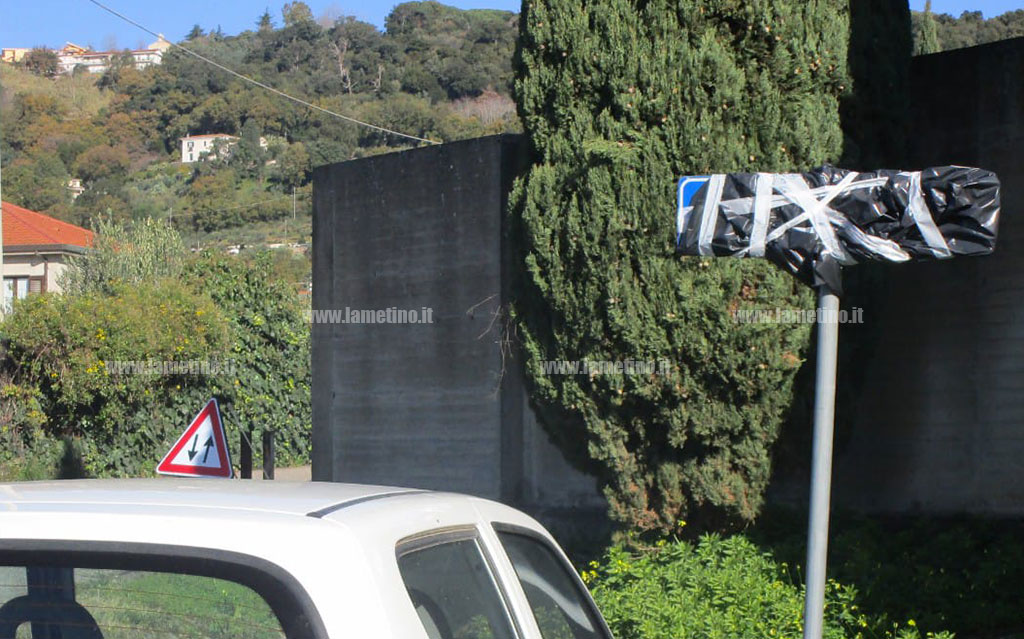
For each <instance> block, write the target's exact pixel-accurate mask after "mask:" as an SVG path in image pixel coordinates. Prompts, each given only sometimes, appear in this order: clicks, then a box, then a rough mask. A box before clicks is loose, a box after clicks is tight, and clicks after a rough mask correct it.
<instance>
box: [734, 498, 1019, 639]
mask: <svg viewBox="0 0 1024 639" xmlns="http://www.w3.org/2000/svg"><path fill="white" fill-rule="evenodd" d="M804 521H806V514H804V513H799V514H798V513H794V512H790V511H785V510H784V511H772V512H770V513H768V514H766V515H765V517H763V518H762V520H761V521H759V522H758V525H757V527H756V533H753V534H752V535H751V536H752V538H754V540H755V541H756V542H757V543H758V544H759V545H762V546H765V547H770V548H771V549H772V551H773V552H774V553H775V555H776V556H777V557H779V558H780V559H782V560H785V561H790V562H802V561H803V553H804V549H805V547H806V546H805V544H806V534H807V531H806V529H805V528H804V527H803V526H802V523H803V522H804ZM1021 566H1024V521H1020V520H1016V521H1014V520H985V519H979V518H968V517H957V518H938V517H924V516H914V517H890V518H878V517H874V518H870V519H869V518H866V517H863V516H850V515H842V514H839V515H836V516H834V517H833V524H832V535H831V540H830V542H829V574H830V575H832V576H833V577H834V578H835V579H837V580H839V581H841V582H843V583H847V584H851V585H854V586H856V587H857V590H858V593H859V599H860V601H861V602H862V605H863V606H864V607H865V608H869V609H871V610H884V611H886V612H887V613H888V614H889V615H890V616H891V617H892V618H894V619H907V618H911V617H912V618H913V619H915V620H916V621H917V625H918V627H920V628H921V629H923V630H937V629H940V628H941V629H945V630H949V631H952V632H955V633H956V634H957V636H966V637H1017V636H1021V634H1022V633H1024V615H1022V614H1021V602H1022V601H1024V579H1021Z"/></svg>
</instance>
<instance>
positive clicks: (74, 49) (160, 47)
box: [0, 36, 171, 74]
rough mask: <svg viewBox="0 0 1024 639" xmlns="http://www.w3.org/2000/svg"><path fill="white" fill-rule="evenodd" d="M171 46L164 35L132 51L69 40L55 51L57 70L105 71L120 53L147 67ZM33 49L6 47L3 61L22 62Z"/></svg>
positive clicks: (72, 71) (140, 66)
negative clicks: (98, 49)
mask: <svg viewBox="0 0 1024 639" xmlns="http://www.w3.org/2000/svg"><path fill="white" fill-rule="evenodd" d="M170 48H171V43H170V42H168V41H167V40H166V39H164V37H163V36H160V37H159V38H157V41H156V42H154V43H152V44H150V45H149V46H148V47H147V48H145V49H135V50H132V51H93V50H92V49H89V48H88V47H83V46H79V45H77V44H75V43H73V42H68V43H67V44H65V45H64V47H63V48H61V49H59V50H57V51H54V53H56V54H57V70H58V72H60V73H67V74H71V73H74V72H75V69H85V70H86V71H88V72H89V73H103V72H104V71H106V70H107V69H109V68H110V65H111V62H112V61H113V60H114V58H116V57H117V56H119V55H124V54H127V55H130V56H131V57H132V59H133V60H134V62H135V68H136V69H145V68H146V67H149V66H153V65H155V64H160V62H161V61H162V60H163V57H164V52H165V51H167V50H168V49H170ZM31 50H32V49H26V48H18V47H15V48H5V49H3V51H2V58H0V59H2V60H3V62H8V63H11V64H14V63H16V62H21V60H22V58H24V57H25V56H26V55H27V54H28V52H29V51H31Z"/></svg>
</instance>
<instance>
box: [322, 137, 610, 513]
mask: <svg viewBox="0 0 1024 639" xmlns="http://www.w3.org/2000/svg"><path fill="white" fill-rule="evenodd" d="M522 151H523V149H522V143H521V140H520V139H519V138H518V137H515V136H495V137H490V138H482V139H477V140H469V141H465V142H458V143H454V144H446V145H443V146H436V147H427V148H420V149H416V150H412V151H407V152H403V153H395V154H389V155H383V156H377V157H372V158H367V159H362V160H356V161H352V162H344V163H340V164H335V165H332V166H327V167H322V168H319V169H317V171H316V172H315V173H314V176H313V184H314V194H313V198H314V204H313V206H314V214H313V215H314V217H313V283H314V284H313V308H314V309H317V310H326V309H334V310H340V311H344V309H346V308H347V309H368V310H377V309H387V308H390V307H397V308H398V309H413V310H417V311H420V313H422V310H423V309H424V308H428V309H431V311H432V320H433V321H432V323H427V324H352V323H349V324H341V323H337V324H327V323H317V322H316V321H314V325H313V438H314V444H313V455H314V457H313V477H314V479H318V480H332V481H356V482H368V483H382V484H395V485H403V486H414V487H423V488H432V489H443V490H453V491H459V492H465V493H470V494H476V495H480V496H484V497H488V498H494V499H502V500H504V501H506V502H510V503H516V504H519V505H526V506H530V505H532V506H534V507H535V508H534V509H535V510H537V509H545V508H559V507H576V506H581V505H589V506H594V507H596V508H598V509H600V508H601V504H600V500H599V499H598V498H597V494H596V489H595V485H594V482H593V480H591V479H590V478H587V477H585V476H582V475H580V474H579V473H576V472H575V471H573V470H572V469H570V468H569V467H568V466H567V464H566V463H565V461H564V460H563V459H562V457H561V455H560V453H558V451H557V450H555V449H554V448H553V447H552V446H551V444H550V443H548V441H547V438H546V436H545V435H544V434H543V433H542V432H541V431H540V430H539V428H538V427H537V425H536V423H535V421H534V420H533V418H532V415H531V413H530V410H529V407H528V406H527V402H526V396H525V391H524V388H523V377H522V372H521V370H520V369H519V366H520V362H519V359H518V358H517V357H516V353H515V348H514V346H512V347H510V345H508V344H504V338H505V332H504V329H505V322H506V320H507V314H506V313H505V309H506V308H507V302H508V296H509V276H508V275H509V273H508V269H509V253H508V247H507V245H506V242H505V237H506V232H507V217H506V214H505V204H506V198H507V194H508V191H509V188H510V186H511V183H512V180H513V178H514V177H515V175H516V174H517V172H518V171H519V169H520V167H521V166H522V161H523V154H522ZM314 319H316V318H314Z"/></svg>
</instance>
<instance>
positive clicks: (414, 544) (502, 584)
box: [395, 525, 527, 639]
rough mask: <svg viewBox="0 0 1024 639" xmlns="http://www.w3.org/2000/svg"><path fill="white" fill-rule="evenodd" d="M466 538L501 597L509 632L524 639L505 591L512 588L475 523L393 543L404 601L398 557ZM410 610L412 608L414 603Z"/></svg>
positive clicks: (403, 580) (513, 608) (521, 627)
mask: <svg viewBox="0 0 1024 639" xmlns="http://www.w3.org/2000/svg"><path fill="white" fill-rule="evenodd" d="M469 540H472V541H475V542H476V547H477V548H478V549H479V550H480V554H481V555H482V556H483V558H484V563H485V564H486V566H487V570H488V571H490V574H491V580H492V581H493V582H494V587H495V588H496V589H497V591H498V596H499V597H500V598H501V605H502V606H503V607H504V609H505V616H506V617H508V619H509V621H510V622H511V627H512V633H513V635H514V636H515V637H516V639H526V637H527V635H526V633H525V632H524V631H523V626H522V620H521V619H520V618H519V615H518V614H516V609H515V607H514V606H513V604H512V597H511V593H510V592H509V588H510V587H512V584H510V583H508V582H507V581H506V580H505V579H504V578H503V576H502V574H501V571H500V570H499V569H498V564H497V563H496V561H495V559H496V558H495V557H494V555H493V552H494V551H493V549H491V548H490V546H489V544H488V543H487V541H486V540H485V539H484V537H483V535H482V534H481V531H480V529H479V528H478V527H477V526H475V525H465V526H446V527H444V528H434V529H431V530H426V531H423V532H418V533H416V534H414V535H410V536H408V537H404V538H402V539H399V540H398V542H397V543H395V568H396V569H397V570H398V574H399V577H400V578H401V583H402V588H403V589H404V590H405V594H406V599H407V600H408V602H409V605H410V606H413V602H412V599H411V598H410V597H409V591H408V586H407V585H406V583H405V578H404V577H403V576H402V574H401V568H400V567H399V565H398V560H399V559H401V558H402V557H404V556H406V555H409V554H412V553H414V552H417V551H420V550H427V549H429V548H434V547H436V546H442V545H444V544H449V543H454V542H458V541H469ZM502 552H504V551H502ZM515 586H516V587H518V583H517V584H515ZM413 610H414V611H415V607H414V606H413ZM421 623H422V622H421ZM424 632H425V630H424Z"/></svg>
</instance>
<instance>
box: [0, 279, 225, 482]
mask: <svg viewBox="0 0 1024 639" xmlns="http://www.w3.org/2000/svg"><path fill="white" fill-rule="evenodd" d="M0 339H2V340H3V342H4V343H5V345H6V350H7V358H6V366H7V369H8V371H9V373H8V374H9V375H10V376H11V377H12V378H13V379H14V380H15V381H16V383H17V386H12V387H9V388H20V389H22V390H21V391H20V396H18V397H13V398H12V401H11V405H12V406H19V409H18V410H19V411H21V412H22V413H24V414H26V415H32V414H34V413H36V412H38V413H40V414H41V415H42V417H40V418H38V419H35V420H34V421H35V425H36V428H37V430H39V431H41V432H42V433H43V434H45V436H46V437H48V438H51V439H55V440H56V439H60V438H63V437H71V438H75V439H77V440H79V442H80V444H81V456H82V461H83V464H84V468H85V471H86V472H87V473H89V474H91V475H118V476H130V475H138V474H143V473H145V474H148V472H150V471H151V466H150V464H151V463H152V464H155V461H159V458H160V456H162V454H163V452H165V451H164V448H165V447H166V446H168V445H169V443H170V442H172V441H173V438H174V437H175V436H176V435H177V432H176V431H178V430H180V429H182V428H184V425H185V424H184V423H183V418H184V419H185V420H187V419H188V418H189V417H191V415H188V416H185V415H182V414H181V410H182V408H183V407H182V403H184V402H185V401H186V398H188V399H189V401H191V402H192V411H193V413H194V412H195V411H197V410H198V408H197V407H198V406H199V405H200V404H199V401H200V400H198V399H197V398H198V397H201V396H203V395H206V394H207V393H210V392H214V390H215V388H216V386H217V385H218V383H217V380H216V378H212V377H205V376H195V375H148V374H138V371H137V369H135V370H129V369H126V368H122V367H121V364H120V363H124V362H149V361H160V362H165V361H170V362H182V361H217V360H220V361H226V359H227V358H228V357H229V356H230V354H231V340H230V332H229V326H228V323H227V321H226V320H225V318H224V316H223V315H222V314H221V313H220V311H219V310H218V309H217V307H216V306H215V305H214V304H213V303H212V302H211V301H210V299H209V298H206V297H203V296H200V295H197V294H195V293H194V292H192V291H191V290H189V289H188V288H187V287H186V286H184V285H183V284H182V283H180V282H175V281H171V280H164V281H161V282H157V283H146V284H136V285H133V286H129V285H124V284H122V285H115V286H113V288H111V290H110V294H107V293H100V292H91V293H85V294H82V295H39V296H34V297H30V298H29V299H27V300H24V301H22V302H20V303H19V304H17V305H16V307H15V310H14V312H13V313H12V314H11V315H9V316H8V317H7V318H6V319H5V321H4V322H3V324H0ZM211 387H212V388H211ZM24 389H31V390H24ZM186 410H187V409H186ZM21 423H25V420H24V419H22V420H21Z"/></svg>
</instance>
